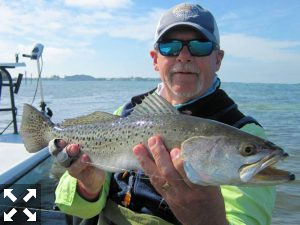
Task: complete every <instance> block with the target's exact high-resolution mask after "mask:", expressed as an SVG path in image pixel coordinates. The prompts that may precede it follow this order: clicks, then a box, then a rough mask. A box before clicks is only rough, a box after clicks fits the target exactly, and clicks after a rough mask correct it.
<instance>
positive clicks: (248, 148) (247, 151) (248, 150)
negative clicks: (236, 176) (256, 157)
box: [242, 145, 256, 156]
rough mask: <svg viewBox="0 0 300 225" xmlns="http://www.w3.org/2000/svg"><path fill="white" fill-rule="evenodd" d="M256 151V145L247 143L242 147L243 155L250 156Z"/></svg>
mask: <svg viewBox="0 0 300 225" xmlns="http://www.w3.org/2000/svg"><path fill="white" fill-rule="evenodd" d="M255 153H256V147H255V145H245V146H243V147H242V155H243V156H250V155H253V154H255Z"/></svg>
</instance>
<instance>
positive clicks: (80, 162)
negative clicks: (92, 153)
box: [68, 154, 90, 177]
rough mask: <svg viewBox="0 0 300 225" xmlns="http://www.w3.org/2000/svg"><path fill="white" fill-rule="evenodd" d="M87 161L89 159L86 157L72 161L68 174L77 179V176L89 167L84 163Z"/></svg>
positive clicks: (82, 156) (83, 155) (81, 156)
mask: <svg viewBox="0 0 300 225" xmlns="http://www.w3.org/2000/svg"><path fill="white" fill-rule="evenodd" d="M89 161H90V159H89V157H88V155H86V154H82V155H80V156H79V158H78V159H77V160H76V161H74V162H73V163H72V164H71V166H70V167H69V168H68V171H69V174H70V175H71V176H73V177H78V175H79V174H80V173H81V172H82V171H83V170H84V169H86V168H87V167H88V166H89V164H87V163H86V162H89Z"/></svg>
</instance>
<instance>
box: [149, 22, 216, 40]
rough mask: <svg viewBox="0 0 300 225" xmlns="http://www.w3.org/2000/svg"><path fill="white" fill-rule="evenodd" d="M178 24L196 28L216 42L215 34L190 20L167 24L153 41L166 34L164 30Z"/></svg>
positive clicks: (166, 30)
mask: <svg viewBox="0 0 300 225" xmlns="http://www.w3.org/2000/svg"><path fill="white" fill-rule="evenodd" d="M179 26H188V27H192V28H194V29H196V30H198V31H199V32H200V33H201V34H203V35H204V36H205V37H206V38H207V39H208V40H210V41H212V42H214V43H216V44H218V42H217V40H216V38H215V36H214V35H213V34H212V33H211V32H210V31H208V30H207V29H205V28H204V27H202V26H199V25H198V24H195V23H191V22H178V23H173V24H172V25H170V26H167V27H166V28H165V29H163V30H162V31H161V32H160V35H159V36H157V37H155V40H154V43H157V41H159V39H160V38H161V37H162V36H163V35H164V34H166V32H168V31H169V30H171V29H172V28H174V27H179Z"/></svg>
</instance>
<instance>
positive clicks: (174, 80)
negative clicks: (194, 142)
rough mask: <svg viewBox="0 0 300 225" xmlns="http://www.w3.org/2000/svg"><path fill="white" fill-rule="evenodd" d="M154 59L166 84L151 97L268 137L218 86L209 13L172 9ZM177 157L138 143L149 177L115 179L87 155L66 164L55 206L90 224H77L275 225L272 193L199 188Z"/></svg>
mask: <svg viewBox="0 0 300 225" xmlns="http://www.w3.org/2000/svg"><path fill="white" fill-rule="evenodd" d="M150 55H151V57H152V59H153V65H154V69H155V70H156V71H158V72H159V74H160V78H161V81H162V83H160V84H159V85H158V87H157V88H156V89H154V90H152V91H150V93H152V92H153V91H156V92H157V93H158V94H159V95H161V96H162V97H164V98H165V99H166V100H167V101H168V102H170V103H171V104H172V105H174V106H175V107H176V108H177V109H178V110H179V111H180V112H183V113H188V114H191V115H193V116H200V117H205V118H210V119H214V120H218V121H220V122H223V123H226V124H229V125H231V126H235V127H238V128H241V129H242V130H244V131H247V132H251V133H252V134H256V135H260V136H264V133H263V129H262V128H261V127H260V125H259V124H258V123H257V122H256V121H255V120H254V119H252V118H251V117H245V116H244V115H243V114H242V113H241V112H240V111H239V110H238V109H237V106H236V104H234V102H233V101H232V100H231V99H230V98H229V97H228V96H227V95H226V93H225V92H224V91H223V90H221V89H220V88H219V87H220V80H219V79H218V77H217V75H216V72H217V71H218V70H219V68H220V66H221V62H222V59H223V56H224V52H223V51H222V50H220V40H219V33H218V28H217V25H216V22H215V20H214V17H213V15H212V14H211V13H210V12H209V11H207V10H205V9H203V8H202V7H200V6H199V5H195V4H180V5H177V6H175V7H174V8H172V9H170V10H169V11H167V12H166V13H165V14H164V15H163V16H162V18H161V19H160V22H159V24H158V27H157V31H156V36H155V45H154V50H152V51H151V52H150ZM144 96H145V94H143V95H140V96H135V97H134V98H132V100H131V102H130V103H128V104H126V105H125V106H123V107H121V108H120V109H118V110H117V111H116V114H118V115H122V116H127V115H129V114H130V112H131V111H132V110H133V108H134V106H135V105H136V104H139V103H140V102H141V101H142V99H143V97H144ZM57 146H58V148H60V149H62V148H64V147H65V146H66V143H65V142H64V141H63V140H60V141H59V142H58V143H57ZM146 147H149V149H150V152H151V154H152V156H153V158H154V160H152V159H151V157H150V156H149V153H148V151H147V148H146ZM66 152H67V153H68V156H69V158H72V157H75V156H78V154H79V152H80V146H78V145H67V146H66ZM179 153H180V149H172V150H171V151H170V153H169V152H168V151H167V149H166V147H165V146H164V144H163V140H162V138H161V137H159V136H154V137H151V138H150V139H149V141H148V146H143V145H137V146H135V148H134V149H133V154H134V155H135V156H136V157H137V159H138V161H139V163H140V165H141V167H142V168H143V169H144V172H145V174H151V176H150V177H149V178H148V177H146V176H145V174H143V173H142V172H141V171H130V172H129V173H128V174H127V175H126V174H120V173H115V174H112V175H110V174H108V173H106V172H104V171H101V170H99V169H96V168H94V167H92V166H88V165H87V164H86V162H89V161H90V159H89V157H88V155H86V154H82V155H80V157H79V159H77V160H76V161H75V162H73V163H72V164H71V165H70V166H69V165H67V164H68V163H69V162H70V160H67V162H68V163H67V164H65V165H67V166H69V167H68V168H67V170H68V171H67V173H65V174H64V175H63V176H62V178H61V179H60V183H59V185H58V187H57V190H56V204H57V205H58V207H59V208H60V209H61V210H62V211H64V212H66V213H67V214H71V215H74V216H78V217H81V218H84V219H85V220H82V221H81V220H77V224H79V222H80V221H81V224H97V223H98V224H122V225H123V224H170V223H171V224H189V225H192V224H206V225H208V224H214V225H217V224H247V225H248V224H269V223H270V221H271V212H272V208H273V206H274V198H275V197H274V196H275V194H274V189H273V188H271V187H261V188H238V187H234V186H224V187H204V186H200V185H194V184H192V183H191V182H189V180H188V179H187V178H186V176H185V173H184V171H183V168H182V160H181V159H180V157H178V156H179ZM98 214H100V216H99V217H98V216H97V215H98ZM90 218H91V219H90Z"/></svg>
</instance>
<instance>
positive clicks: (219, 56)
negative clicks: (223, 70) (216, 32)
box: [216, 50, 224, 71]
mask: <svg viewBox="0 0 300 225" xmlns="http://www.w3.org/2000/svg"><path fill="white" fill-rule="evenodd" d="M223 58H224V51H223V50H217V52H216V71H218V70H219V69H220V67H221V64H222V60H223Z"/></svg>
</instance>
